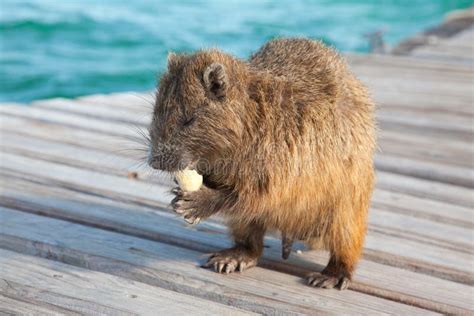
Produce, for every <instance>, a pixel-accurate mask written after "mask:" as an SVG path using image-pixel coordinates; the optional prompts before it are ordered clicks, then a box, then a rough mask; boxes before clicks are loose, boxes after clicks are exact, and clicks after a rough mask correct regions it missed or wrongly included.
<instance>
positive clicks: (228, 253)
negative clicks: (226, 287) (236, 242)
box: [202, 247, 258, 274]
mask: <svg viewBox="0 0 474 316" xmlns="http://www.w3.org/2000/svg"><path fill="white" fill-rule="evenodd" d="M257 261H258V258H257V257H255V256H252V255H251V254H250V253H249V251H248V250H246V249H243V248H239V247H235V248H230V249H225V250H222V251H219V252H216V253H214V254H212V255H211V256H210V257H209V259H208V260H207V262H206V263H205V264H204V265H202V267H203V268H211V269H214V270H215V271H216V272H218V273H226V274H228V273H232V272H235V271H238V272H242V271H244V270H246V269H249V268H251V267H254V266H256V265H257Z"/></svg>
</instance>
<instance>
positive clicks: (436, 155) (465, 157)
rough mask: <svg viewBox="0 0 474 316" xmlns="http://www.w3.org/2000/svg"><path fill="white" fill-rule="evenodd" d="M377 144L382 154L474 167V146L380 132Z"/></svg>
mask: <svg viewBox="0 0 474 316" xmlns="http://www.w3.org/2000/svg"><path fill="white" fill-rule="evenodd" d="M378 143H379V146H380V151H381V152H383V153H387V154H391V155H397V156H404V157H410V158H414V159H416V160H422V161H428V162H440V163H442V164H444V165H455V166H464V167H469V168H473V167H474V159H473V157H474V144H467V143H465V142H456V141H453V140H449V141H448V143H447V142H446V140H444V139H440V138H438V139H436V138H431V137H429V138H428V137H420V136H415V135H410V134H407V135H404V134H401V133H396V132H391V131H385V130H384V131H380V134H379V139H378Z"/></svg>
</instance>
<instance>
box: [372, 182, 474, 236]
mask: <svg viewBox="0 0 474 316" xmlns="http://www.w3.org/2000/svg"><path fill="white" fill-rule="evenodd" d="M372 206H373V207H375V208H377V209H383V210H387V211H390V212H394V213H401V214H406V215H410V216H412V217H416V218H425V219H430V220H432V221H434V222H439V223H446V224H451V225H456V226H460V227H466V228H469V229H473V228H474V226H473V225H474V212H473V211H472V209H471V208H467V207H462V206H458V205H453V204H448V203H443V202H439V201H433V200H429V199H423V198H418V197H414V196H410V195H405V194H401V193H397V192H390V191H385V190H380V189H375V191H374V193H373V195H372Z"/></svg>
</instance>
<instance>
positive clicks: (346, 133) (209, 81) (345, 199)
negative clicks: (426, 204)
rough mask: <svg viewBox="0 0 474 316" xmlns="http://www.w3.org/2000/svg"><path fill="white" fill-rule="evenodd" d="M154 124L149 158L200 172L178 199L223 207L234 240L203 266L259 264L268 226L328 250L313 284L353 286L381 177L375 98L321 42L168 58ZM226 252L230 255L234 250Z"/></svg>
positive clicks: (180, 203) (198, 208) (185, 208)
mask: <svg viewBox="0 0 474 316" xmlns="http://www.w3.org/2000/svg"><path fill="white" fill-rule="evenodd" d="M168 64H169V65H168V72H167V73H166V74H165V75H164V76H163V77H162V79H161V83H160V89H159V93H158V95H157V98H156V106H155V111H154V117H153V122H152V124H151V127H150V136H151V142H152V151H151V156H150V164H151V165H152V166H153V167H155V168H159V169H164V170H168V171H173V170H177V169H180V168H183V167H186V166H191V167H195V168H197V170H198V172H200V173H201V174H203V175H204V183H205V186H203V188H202V189H201V190H200V191H197V192H196V193H186V192H181V191H179V192H178V193H177V197H176V198H175V199H174V201H173V207H174V208H175V210H177V211H179V212H180V213H183V212H184V213H185V217H186V218H188V219H191V220H193V219H195V218H196V219H202V218H206V217H208V216H210V215H212V214H215V213H220V214H223V215H224V216H226V217H227V218H228V219H229V226H230V229H231V232H232V235H233V237H234V240H235V243H236V246H235V247H234V248H233V249H231V250H227V251H226V252H222V253H218V254H216V255H214V256H213V257H211V258H210V260H209V262H208V264H207V265H206V266H214V267H215V268H216V270H218V271H225V272H232V271H234V270H236V269H240V268H241V267H240V263H241V262H243V261H245V260H243V259H242V258H243V257H244V258H247V259H249V260H247V261H248V262H251V264H249V263H248V262H247V263H246V264H245V265H246V266H251V265H254V263H256V261H257V259H258V257H259V256H260V255H261V253H262V249H263V235H264V233H265V231H266V230H280V231H282V232H284V233H285V235H288V236H291V239H293V238H295V239H300V240H303V241H305V242H307V244H309V245H310V246H312V247H324V248H326V249H329V251H330V253H331V260H330V262H329V264H328V266H327V267H326V269H325V270H324V271H323V272H322V274H313V275H311V276H310V278H309V283H310V284H311V285H313V286H318V287H334V286H338V287H340V288H345V287H346V286H347V284H348V280H350V278H351V275H352V272H353V271H354V268H355V265H356V263H357V261H358V259H359V257H360V255H361V252H362V247H363V243H364V236H365V233H366V221H367V211H368V209H369V201H370V196H371V193H372V189H373V183H374V170H373V153H374V147H375V126H374V113H373V112H374V105H373V103H372V101H371V100H370V98H369V96H368V93H367V91H366V89H365V87H364V86H363V85H362V84H361V83H360V81H359V80H357V79H356V78H355V77H354V75H353V74H352V73H351V72H350V71H349V70H348V68H347V66H346V63H345V62H344V60H343V59H342V58H341V57H340V56H339V55H338V54H337V53H336V52H335V51H334V50H333V49H331V48H328V47H326V46H325V45H323V44H322V43H321V42H317V41H311V40H306V39H279V40H273V41H271V42H269V43H267V44H265V45H264V46H263V47H262V48H261V49H260V50H259V51H258V52H256V53H255V54H254V55H253V56H252V57H251V58H250V59H249V61H241V60H238V59H236V58H234V57H232V56H230V55H228V54H225V53H222V52H220V51H218V50H208V51H200V52H197V53H195V54H192V55H171V56H170V57H169V63H168ZM229 251H230V252H229Z"/></svg>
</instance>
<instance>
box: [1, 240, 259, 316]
mask: <svg viewBox="0 0 474 316" xmlns="http://www.w3.org/2000/svg"><path fill="white" fill-rule="evenodd" d="M0 269H1V271H2V273H3V276H2V280H1V283H0V284H1V285H0V292H1V293H2V294H3V295H7V296H10V297H15V298H18V299H22V300H24V301H29V302H39V303H40V304H45V303H46V304H51V305H56V306H59V307H61V308H64V309H67V310H71V311H73V312H77V313H81V314H105V315H111V314H113V315H131V314H132V315H157V314H163V313H165V314H166V313H171V314H188V315H189V314H191V315H209V314H226V315H254V314H253V313H250V312H244V311H239V309H237V308H233V307H230V306H226V305H223V304H219V303H216V302H210V301H207V300H204V299H200V298H196V297H193V296H190V295H185V294H181V293H177V292H174V291H170V290H165V289H162V288H159V287H154V286H150V285H147V284H144V283H140V282H135V281H131V280H128V279H124V278H121V277H117V276H113V275H110V274H106V273H101V272H96V271H91V270H86V269H83V268H78V267H75V266H73V265H67V264H64V263H60V262H57V261H51V260H46V259H41V258H36V257H31V256H27V255H23V254H19V253H16V252H12V251H8V250H3V249H0Z"/></svg>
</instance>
